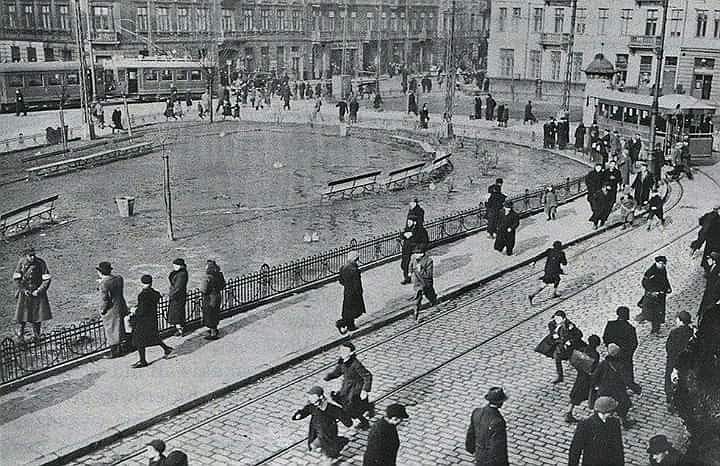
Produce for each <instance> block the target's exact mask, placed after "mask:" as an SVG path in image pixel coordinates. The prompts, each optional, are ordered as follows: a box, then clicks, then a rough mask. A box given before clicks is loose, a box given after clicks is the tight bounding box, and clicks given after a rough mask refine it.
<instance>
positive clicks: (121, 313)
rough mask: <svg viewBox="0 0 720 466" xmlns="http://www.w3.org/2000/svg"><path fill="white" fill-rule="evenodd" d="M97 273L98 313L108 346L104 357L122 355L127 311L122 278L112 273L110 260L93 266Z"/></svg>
mask: <svg viewBox="0 0 720 466" xmlns="http://www.w3.org/2000/svg"><path fill="white" fill-rule="evenodd" d="M95 270H97V273H98V277H100V278H99V279H98V293H99V295H100V315H101V316H102V323H103V328H104V329H105V341H106V342H107V344H108V346H110V354H109V355H107V356H105V358H117V357H120V356H121V355H122V344H123V340H124V339H125V328H124V325H123V319H124V318H125V316H126V315H127V313H128V307H127V303H126V302H125V296H124V295H123V286H124V282H123V278H122V277H121V276H120V275H112V265H111V264H110V262H100V264H98V266H97V267H96V268H95Z"/></svg>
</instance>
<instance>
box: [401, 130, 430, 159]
mask: <svg viewBox="0 0 720 466" xmlns="http://www.w3.org/2000/svg"><path fill="white" fill-rule="evenodd" d="M392 138H393V139H394V140H395V141H397V142H399V143H400V144H405V145H408V146H414V147H416V148H420V149H421V150H422V151H423V152H424V153H425V155H428V156H430V155H435V148H434V147H433V146H432V145H430V144H428V143H427V142H425V141H420V140H417V139H412V138H407V137H405V136H398V135H393V136H392Z"/></svg>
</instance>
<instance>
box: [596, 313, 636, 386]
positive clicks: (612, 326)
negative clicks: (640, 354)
mask: <svg viewBox="0 0 720 466" xmlns="http://www.w3.org/2000/svg"><path fill="white" fill-rule="evenodd" d="M615 313H616V314H617V319H616V320H611V321H609V322H608V323H607V324H605V331H604V332H603V343H604V344H605V346H608V345H609V344H610V343H615V344H616V345H618V346H619V347H620V355H619V357H618V358H619V359H620V360H621V361H622V362H623V367H624V369H625V370H626V374H627V379H628V380H629V381H633V382H634V381H635V368H634V367H635V366H634V364H633V357H634V356H635V351H636V350H637V347H638V338H637V331H636V330H635V327H634V326H633V325H632V324H631V323H630V322H629V320H630V309H628V308H627V306H620V307H618V308H617V310H616V311H615Z"/></svg>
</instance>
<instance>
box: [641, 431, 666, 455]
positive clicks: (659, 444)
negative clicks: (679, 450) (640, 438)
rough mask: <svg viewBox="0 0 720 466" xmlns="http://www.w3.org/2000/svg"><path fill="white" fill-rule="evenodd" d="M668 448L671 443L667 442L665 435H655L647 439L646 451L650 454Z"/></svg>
mask: <svg viewBox="0 0 720 466" xmlns="http://www.w3.org/2000/svg"><path fill="white" fill-rule="evenodd" d="M670 448H672V443H670V442H668V439H667V437H665V436H664V435H656V436H654V437H651V438H650V440H649V441H648V449H647V452H648V453H650V454H651V455H655V454H657V453H662V452H664V451H668V450H669V449H670Z"/></svg>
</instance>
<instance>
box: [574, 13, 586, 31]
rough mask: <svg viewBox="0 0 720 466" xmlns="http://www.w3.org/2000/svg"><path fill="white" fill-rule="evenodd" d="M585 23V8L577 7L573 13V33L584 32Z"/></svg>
mask: <svg viewBox="0 0 720 466" xmlns="http://www.w3.org/2000/svg"><path fill="white" fill-rule="evenodd" d="M586 24H587V8H578V9H577V12H576V13H575V33H576V34H579V35H583V34H585V28H586Z"/></svg>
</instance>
